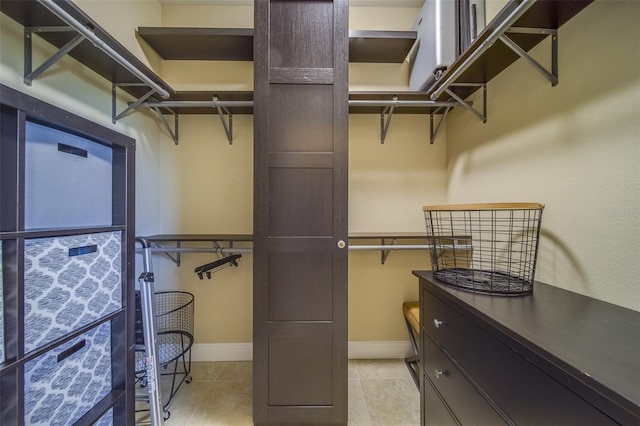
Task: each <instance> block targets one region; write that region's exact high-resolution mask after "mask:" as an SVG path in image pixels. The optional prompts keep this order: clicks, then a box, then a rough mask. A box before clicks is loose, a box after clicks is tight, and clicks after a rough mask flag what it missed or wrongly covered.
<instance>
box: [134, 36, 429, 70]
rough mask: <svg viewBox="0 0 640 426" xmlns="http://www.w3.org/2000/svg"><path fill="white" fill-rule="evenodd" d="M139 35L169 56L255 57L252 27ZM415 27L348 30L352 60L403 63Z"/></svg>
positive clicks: (161, 52)
mask: <svg viewBox="0 0 640 426" xmlns="http://www.w3.org/2000/svg"><path fill="white" fill-rule="evenodd" d="M138 35H139V36H140V38H142V39H143V40H144V41H145V42H147V44H149V46H151V47H152V48H153V49H154V50H155V51H156V52H157V53H158V55H160V57H161V58H163V59H167V60H199V61H253V29H251V28H184V27H139V28H138ZM416 37H417V35H416V32H415V31H360V30H353V31H349V62H370V63H402V62H404V60H405V58H406V57H407V55H408V54H409V51H410V50H411V48H412V47H413V44H414V43H415V41H416Z"/></svg>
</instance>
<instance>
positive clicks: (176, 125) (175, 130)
mask: <svg viewBox="0 0 640 426" xmlns="http://www.w3.org/2000/svg"><path fill="white" fill-rule="evenodd" d="M151 109H152V110H154V111H155V112H156V115H157V116H158V117H159V118H160V120H161V121H162V124H163V125H164V128H165V129H166V130H167V133H169V136H171V139H173V143H174V144H175V145H178V131H179V129H180V118H179V117H180V116H179V115H178V113H177V112H175V111H174V110H172V109H171V108H166V110H167V111H169V112H170V113H171V114H172V115H173V129H171V126H169V122H168V121H167V119H166V118H164V114H163V113H162V112H161V111H160V108H158V107H151Z"/></svg>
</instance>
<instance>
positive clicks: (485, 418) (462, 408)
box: [422, 336, 505, 426]
mask: <svg viewBox="0 0 640 426" xmlns="http://www.w3.org/2000/svg"><path fill="white" fill-rule="evenodd" d="M422 356H423V365H424V375H425V376H426V378H428V380H429V382H431V383H432V384H433V386H434V388H435V389H436V390H437V391H438V393H440V395H442V398H443V399H444V400H445V402H446V404H447V405H448V406H449V408H450V409H451V411H453V413H454V414H455V416H456V418H457V419H458V420H459V421H460V422H461V423H462V424H470V425H471V424H472V425H490V426H493V425H500V424H505V421H504V420H502V418H501V417H500V415H499V414H498V413H497V412H496V411H495V410H494V409H493V408H492V407H491V405H489V403H488V402H487V400H485V399H484V398H483V397H482V396H481V395H480V393H479V392H478V391H477V390H476V389H475V388H474V387H473V386H472V385H471V383H469V381H468V380H467V379H466V378H465V377H464V376H463V375H462V373H461V372H460V371H459V370H458V369H457V368H456V367H455V366H454V365H453V363H452V362H451V361H450V360H449V359H448V358H447V357H446V356H445V355H444V353H442V351H441V350H440V349H439V348H438V347H437V346H436V345H435V344H434V343H433V342H432V341H431V339H430V338H429V337H427V336H425V337H423V338H422ZM428 416H429V413H428V412H426V413H425V419H428ZM426 424H429V423H428V422H427V423H426Z"/></svg>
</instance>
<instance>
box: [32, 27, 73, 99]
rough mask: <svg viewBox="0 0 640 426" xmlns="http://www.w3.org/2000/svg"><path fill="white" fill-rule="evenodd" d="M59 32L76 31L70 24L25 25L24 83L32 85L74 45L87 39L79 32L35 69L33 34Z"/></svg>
mask: <svg viewBox="0 0 640 426" xmlns="http://www.w3.org/2000/svg"><path fill="white" fill-rule="evenodd" d="M53 32H56V33H59V32H75V30H74V29H73V28H71V27H70V26H66V25H65V26H59V27H25V28H24V80H23V81H24V84H26V85H27V86H31V84H32V83H33V80H35V79H36V78H38V77H39V76H40V75H41V74H42V73H43V72H45V71H46V70H48V69H49V68H51V66H52V65H53V64H55V63H56V62H58V61H59V60H60V59H62V57H63V56H65V55H66V54H67V53H69V52H71V50H73V48H74V47H76V46H77V45H79V44H80V43H82V42H83V41H84V40H85V37H84V36H83V35H82V34H77V35H76V36H75V37H74V38H72V39H71V40H69V41H68V42H67V43H66V44H65V45H64V46H62V47H61V48H60V49H58V51H57V52H56V53H54V54H53V55H52V56H51V57H50V58H49V59H47V60H46V61H44V62H43V63H42V65H40V66H39V67H38V68H36V69H35V70H34V69H33V46H32V40H33V34H39V33H40V34H41V33H53Z"/></svg>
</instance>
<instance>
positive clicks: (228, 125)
mask: <svg viewBox="0 0 640 426" xmlns="http://www.w3.org/2000/svg"><path fill="white" fill-rule="evenodd" d="M219 101H220V100H219V99H218V97H217V96H214V97H213V106H214V107H215V108H216V110H217V111H218V116H219V117H220V121H221V122H222V127H224V131H225V133H226V134H227V139H228V140H229V145H233V114H232V113H231V111H230V110H229V109H228V108H227V107H224V106H222V105H220V103H219ZM225 115H226V116H227V119H226V121H225V118H224V116H225Z"/></svg>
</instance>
